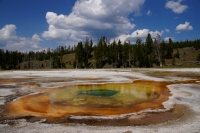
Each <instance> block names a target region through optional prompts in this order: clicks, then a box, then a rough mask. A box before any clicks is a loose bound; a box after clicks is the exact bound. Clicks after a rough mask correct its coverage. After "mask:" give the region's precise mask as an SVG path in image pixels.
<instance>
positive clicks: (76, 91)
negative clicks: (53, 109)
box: [47, 83, 159, 107]
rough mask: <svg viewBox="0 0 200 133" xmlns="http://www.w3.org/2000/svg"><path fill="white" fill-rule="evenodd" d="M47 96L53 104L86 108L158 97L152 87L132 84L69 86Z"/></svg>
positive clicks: (127, 103) (137, 101)
mask: <svg viewBox="0 0 200 133" xmlns="http://www.w3.org/2000/svg"><path fill="white" fill-rule="evenodd" d="M47 95H48V97H49V98H50V101H51V103H54V104H60V105H64V106H65V105H66V106H67V105H73V106H87V107H88V106H89V107H105V106H106V107H108V106H109V107H120V106H127V105H133V104H137V103H140V102H145V101H151V100H154V99H156V98H158V97H159V94H157V93H156V92H154V88H153V87H151V86H148V85H135V84H132V83H124V84H92V85H78V86H70V87H65V88H58V89H54V90H52V91H51V92H49V93H48V94H47Z"/></svg>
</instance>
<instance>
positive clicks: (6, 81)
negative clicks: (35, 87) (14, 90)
mask: <svg viewBox="0 0 200 133" xmlns="http://www.w3.org/2000/svg"><path fill="white" fill-rule="evenodd" d="M30 80H33V78H9V79H2V78H1V79H0V85H4V84H13V83H20V82H26V81H30Z"/></svg>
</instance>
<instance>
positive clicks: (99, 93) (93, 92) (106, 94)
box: [78, 89, 119, 97]
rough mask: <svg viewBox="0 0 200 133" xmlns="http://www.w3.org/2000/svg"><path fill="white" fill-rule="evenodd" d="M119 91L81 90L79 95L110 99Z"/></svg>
mask: <svg viewBox="0 0 200 133" xmlns="http://www.w3.org/2000/svg"><path fill="white" fill-rule="evenodd" d="M118 92H119V91H115V90H108V89H95V90H80V91H79V92H78V94H79V95H88V96H98V97H110V96H113V95H115V94H117V93H118Z"/></svg>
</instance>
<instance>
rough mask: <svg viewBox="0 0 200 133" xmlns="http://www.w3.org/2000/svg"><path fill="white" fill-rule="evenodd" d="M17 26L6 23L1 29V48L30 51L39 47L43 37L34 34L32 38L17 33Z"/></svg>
mask: <svg viewBox="0 0 200 133" xmlns="http://www.w3.org/2000/svg"><path fill="white" fill-rule="evenodd" d="M16 29H17V27H16V26H15V25H13V24H9V25H5V26H4V27H3V28H2V29H0V48H2V49H5V50H20V51H29V50H35V49H37V48H39V42H40V41H42V40H41V38H40V37H39V36H38V35H37V34H34V35H33V36H32V38H25V37H19V36H17V35H16Z"/></svg>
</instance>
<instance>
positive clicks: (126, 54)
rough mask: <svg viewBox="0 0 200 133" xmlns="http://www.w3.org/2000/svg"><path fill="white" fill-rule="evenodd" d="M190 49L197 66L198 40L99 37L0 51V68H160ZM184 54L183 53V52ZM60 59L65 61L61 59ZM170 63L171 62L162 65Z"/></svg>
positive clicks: (173, 62)
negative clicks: (37, 48) (133, 40)
mask: <svg viewBox="0 0 200 133" xmlns="http://www.w3.org/2000/svg"><path fill="white" fill-rule="evenodd" d="M187 47H189V48H192V49H194V50H196V51H198V54H197V55H196V57H195V60H191V61H190V62H192V63H193V64H196V65H197V67H200V52H199V50H200V39H197V40H193V41H188V40H186V41H183V42H182V41H181V42H173V40H172V39H171V38H169V40H168V41H167V42H165V41H164V40H161V37H160V35H159V34H158V35H157V36H156V38H154V39H153V38H152V37H151V34H150V33H149V34H148V35H147V37H146V39H145V41H142V40H141V39H140V38H139V37H138V38H137V40H136V44H132V43H131V42H130V41H125V42H121V41H120V40H114V41H113V42H110V40H109V39H108V38H107V37H105V36H103V37H101V38H100V39H99V40H98V42H97V44H96V45H94V44H93V41H92V39H88V38H86V40H85V42H78V44H77V45H75V46H73V47H72V46H69V47H66V46H58V47H57V48H56V49H51V48H48V49H46V50H43V51H36V52H34V51H29V52H20V51H8V50H5V51H4V50H3V49H0V69H3V70H12V69H47V68H49V69H51V68H69V67H68V66H69V65H71V66H72V67H73V68H77V69H83V68H106V66H107V67H108V66H109V68H142V67H145V68H150V67H162V66H169V65H170V66H178V65H182V64H177V63H176V59H181V60H184V57H183V56H182V55H180V54H179V50H180V49H184V48H187ZM184 54H187V53H185V52H184ZM63 58H69V59H68V60H67V59H65V60H64V59H63ZM167 60H171V62H170V63H169V62H166V61H167Z"/></svg>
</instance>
